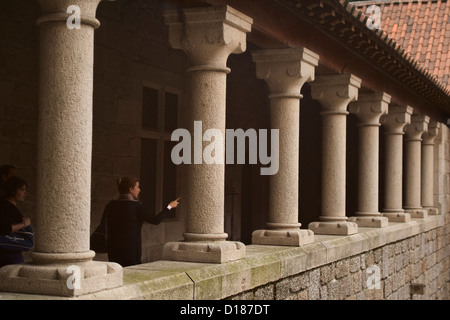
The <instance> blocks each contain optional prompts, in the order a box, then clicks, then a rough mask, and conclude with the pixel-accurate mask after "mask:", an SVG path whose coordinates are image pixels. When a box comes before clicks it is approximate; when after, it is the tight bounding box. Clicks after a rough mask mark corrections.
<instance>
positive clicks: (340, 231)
mask: <svg viewBox="0 0 450 320" xmlns="http://www.w3.org/2000/svg"><path fill="white" fill-rule="evenodd" d="M308 229H310V230H312V231H313V232H314V234H330V235H342V236H348V235H351V234H355V233H358V224H357V223H355V222H350V221H326V222H325V221H319V222H311V223H310V224H309V225H308Z"/></svg>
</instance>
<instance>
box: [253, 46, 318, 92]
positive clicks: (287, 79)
mask: <svg viewBox="0 0 450 320" xmlns="http://www.w3.org/2000/svg"><path fill="white" fill-rule="evenodd" d="M253 61H254V62H255V63H256V76H257V77H258V78H259V79H263V80H265V81H266V82H267V84H268V86H269V89H270V91H271V94H272V96H273V95H284V96H285V95H286V94H288V95H289V94H290V95H292V96H294V97H295V96H298V97H301V96H300V90H301V88H302V86H303V84H304V83H305V82H307V81H312V80H314V72H315V67H317V65H318V64H319V56H318V55H317V54H315V53H314V52H312V51H311V50H308V49H306V48H289V49H271V50H258V51H255V52H253Z"/></svg>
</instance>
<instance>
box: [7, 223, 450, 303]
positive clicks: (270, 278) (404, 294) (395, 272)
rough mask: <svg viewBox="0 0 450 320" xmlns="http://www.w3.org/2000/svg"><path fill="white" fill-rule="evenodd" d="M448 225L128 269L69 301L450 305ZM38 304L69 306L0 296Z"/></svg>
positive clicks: (398, 226)
mask: <svg viewBox="0 0 450 320" xmlns="http://www.w3.org/2000/svg"><path fill="white" fill-rule="evenodd" d="M444 220H445V218H444V216H442V215H437V216H429V217H427V218H424V219H415V218H413V219H412V220H411V221H409V222H404V223H392V222H390V223H389V225H388V226H387V227H384V228H364V227H359V232H358V233H357V234H353V235H349V236H330V235H316V236H315V240H314V243H311V244H307V245H304V246H302V247H283V246H265V245H248V246H247V247H246V251H247V253H246V257H245V258H243V259H240V260H238V261H233V262H229V263H226V264H209V263H192V262H178V261H155V262H151V263H146V264H141V265H136V266H130V267H126V268H124V269H123V270H124V272H123V282H124V284H123V286H122V287H118V288H115V289H111V290H105V291H101V292H97V293H92V294H88V295H84V296H80V297H78V298H72V299H93V300H95V299H118V300H120V299H155V300H156V299H165V300H180V299H187V300H204V299H208V300H209V299H228V298H244V299H261V298H262V297H264V296H265V297H266V298H269V299H275V300H278V299H287V298H289V299H310V300H314V299H324V300H325V299H422V298H425V299H448V298H449V297H448V291H447V292H446V291H445V286H446V282H448V281H449V280H450V279H449V276H448V273H445V272H442V273H440V272H436V270H442V271H443V268H445V267H446V266H448V262H449V259H450V256H449V250H448V246H449V243H448V241H446V240H445V239H447V238H448V236H449V232H450V230H448V228H446V227H445V225H444V223H445V221H444ZM396 261H397V262H399V263H400V261H401V264H398V263H397V262H396ZM378 268H379V269H378ZM373 270H377V271H379V275H380V288H379V289H377V288H372V289H371V288H370V286H369V287H368V286H367V284H368V283H369V282H368V281H369V278H370V276H371V275H373ZM400 274H402V277H399V275H400ZM336 281H337V283H336ZM432 281H435V282H437V286H431V282H432ZM299 282H301V283H299ZM416 282H417V283H421V284H425V295H424V296H417V295H414V296H412V294H411V290H410V286H411V283H416ZM343 283H347V284H348V286H345V285H340V284H343ZM338 284H339V285H338ZM335 285H338V287H340V289H338V288H334V287H333V286H335ZM333 288H334V289H333ZM335 290H337V291H335ZM37 298H43V299H67V298H62V297H50V296H39V295H26V294H16V293H11V294H9V293H4V292H0V299H37Z"/></svg>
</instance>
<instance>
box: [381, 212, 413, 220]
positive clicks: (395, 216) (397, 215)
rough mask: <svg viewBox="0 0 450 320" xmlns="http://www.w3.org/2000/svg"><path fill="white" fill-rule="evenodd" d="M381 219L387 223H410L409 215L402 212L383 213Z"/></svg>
mask: <svg viewBox="0 0 450 320" xmlns="http://www.w3.org/2000/svg"><path fill="white" fill-rule="evenodd" d="M381 215H382V216H383V217H386V218H388V220H389V222H408V221H411V215H410V214H409V213H407V212H404V211H397V212H394V211H393V212H383V213H382V214H381Z"/></svg>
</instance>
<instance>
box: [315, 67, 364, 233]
mask: <svg viewBox="0 0 450 320" xmlns="http://www.w3.org/2000/svg"><path fill="white" fill-rule="evenodd" d="M360 86H361V80H360V79H359V78H357V77H355V76H353V75H332V76H320V77H317V79H316V80H315V81H314V82H312V83H311V94H312V98H313V99H316V100H318V101H319V102H320V103H321V105H322V112H321V115H322V209H321V215H320V217H319V220H320V221H318V222H311V223H310V224H309V225H308V228H309V229H311V230H312V231H314V233H316V234H338V235H349V234H353V233H357V232H358V225H357V224H356V223H355V222H351V221H347V219H348V218H347V217H346V213H345V185H346V181H345V180H346V141H347V139H346V138H347V137H346V135H347V114H348V112H347V106H348V104H349V103H350V102H351V101H354V100H356V99H357V98H358V89H359V88H360Z"/></svg>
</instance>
